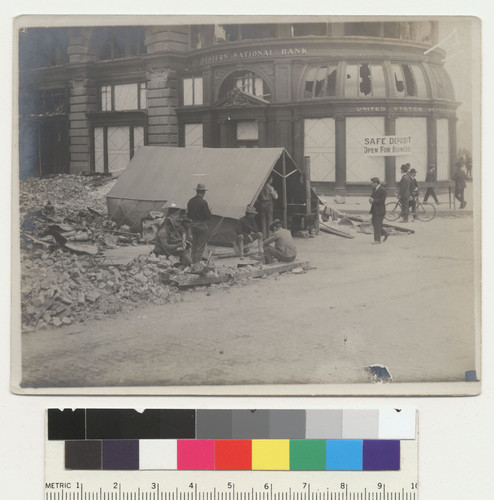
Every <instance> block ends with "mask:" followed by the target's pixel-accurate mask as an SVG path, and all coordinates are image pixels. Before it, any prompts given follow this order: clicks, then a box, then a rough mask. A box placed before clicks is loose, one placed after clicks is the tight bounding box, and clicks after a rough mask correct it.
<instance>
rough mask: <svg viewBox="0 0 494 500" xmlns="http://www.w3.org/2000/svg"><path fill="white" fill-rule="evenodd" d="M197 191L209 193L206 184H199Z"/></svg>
mask: <svg viewBox="0 0 494 500" xmlns="http://www.w3.org/2000/svg"><path fill="white" fill-rule="evenodd" d="M196 191H207V189H206V184H201V183H199V184H198V185H197V187H196Z"/></svg>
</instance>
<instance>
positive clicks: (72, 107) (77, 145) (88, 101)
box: [69, 77, 98, 174]
mask: <svg viewBox="0 0 494 500" xmlns="http://www.w3.org/2000/svg"><path fill="white" fill-rule="evenodd" d="M97 109H98V93H97V87H96V82H95V81H94V80H92V79H89V78H84V77H81V78H78V79H74V80H71V81H70V82H69V153H70V173H71V174H79V173H81V172H90V171H91V144H92V138H91V132H92V130H91V128H90V126H89V120H88V118H87V113H90V112H94V111H97Z"/></svg>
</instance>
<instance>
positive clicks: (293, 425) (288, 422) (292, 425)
mask: <svg viewBox="0 0 494 500" xmlns="http://www.w3.org/2000/svg"><path fill="white" fill-rule="evenodd" d="M269 437H270V439H304V438H305V410H271V411H270V412H269Z"/></svg>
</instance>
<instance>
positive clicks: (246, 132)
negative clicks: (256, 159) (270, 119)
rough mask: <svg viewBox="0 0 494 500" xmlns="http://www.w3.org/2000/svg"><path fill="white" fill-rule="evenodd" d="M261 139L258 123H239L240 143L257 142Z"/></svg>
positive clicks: (238, 136) (238, 135) (238, 134)
mask: <svg viewBox="0 0 494 500" xmlns="http://www.w3.org/2000/svg"><path fill="white" fill-rule="evenodd" d="M258 139H259V129H258V126H257V122H255V121H248V122H237V140H238V141H257V140H258Z"/></svg>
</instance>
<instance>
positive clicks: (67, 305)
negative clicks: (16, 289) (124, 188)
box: [19, 175, 184, 328]
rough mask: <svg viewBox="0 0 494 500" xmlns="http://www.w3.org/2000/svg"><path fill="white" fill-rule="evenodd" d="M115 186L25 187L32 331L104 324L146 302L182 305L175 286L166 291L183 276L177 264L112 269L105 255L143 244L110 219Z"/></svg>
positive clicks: (25, 308)
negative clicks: (105, 318) (168, 283)
mask: <svg viewBox="0 0 494 500" xmlns="http://www.w3.org/2000/svg"><path fill="white" fill-rule="evenodd" d="M112 181H113V179H111V178H105V177H90V176H74V175H59V176H55V177H52V178H49V179H33V178H31V179H28V180H26V181H23V182H21V185H20V197H19V198H20V225H21V234H20V236H21V238H20V239H21V312H22V323H23V325H24V326H25V327H31V328H43V327H48V326H50V327H51V326H61V325H63V324H72V323H76V322H80V321H86V320H91V319H100V318H102V317H103V316H104V315H105V314H111V313H115V312H118V311H121V310H123V309H127V308H129V307H132V306H133V305H137V304H139V303H144V302H146V303H155V304H163V303H166V302H171V301H177V300H180V294H179V292H178V290H177V288H176V287H174V286H164V284H163V283H164V281H168V279H169V277H170V276H171V275H174V274H180V273H184V271H183V270H181V269H179V268H176V267H175V266H176V264H177V262H176V260H174V259H173V257H172V258H171V259H164V258H157V257H155V256H154V255H141V256H139V257H137V258H135V259H134V260H132V261H131V262H130V263H129V264H127V265H125V266H112V265H108V264H107V262H105V258H104V255H102V253H103V251H104V250H105V249H108V248H115V247H119V246H123V245H128V246H130V245H134V246H135V245H137V244H138V242H139V238H140V235H139V234H134V233H130V232H128V230H127V229H128V228H125V227H120V228H117V227H116V225H115V223H114V222H112V221H111V220H110V219H109V218H108V216H107V214H106V203H105V195H106V193H107V192H108V191H109V189H110V188H111V186H112V185H113V182H112ZM142 248H143V250H144V251H145V249H146V247H142ZM148 253H149V250H148ZM165 278H166V279H165Z"/></svg>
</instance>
